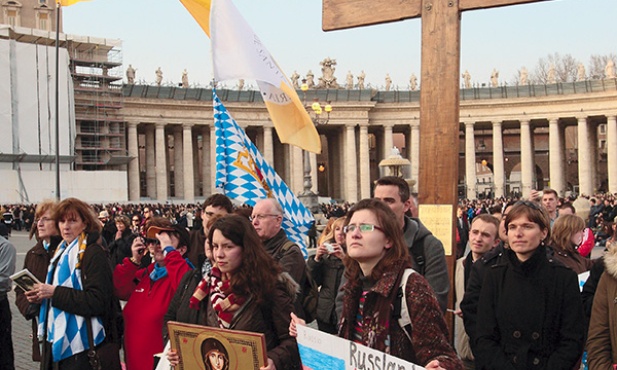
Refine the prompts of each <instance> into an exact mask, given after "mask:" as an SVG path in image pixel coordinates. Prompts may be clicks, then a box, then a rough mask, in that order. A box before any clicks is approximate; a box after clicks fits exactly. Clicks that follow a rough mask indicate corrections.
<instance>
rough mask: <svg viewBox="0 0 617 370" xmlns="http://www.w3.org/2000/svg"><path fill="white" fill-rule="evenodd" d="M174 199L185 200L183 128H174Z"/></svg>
mask: <svg viewBox="0 0 617 370" xmlns="http://www.w3.org/2000/svg"><path fill="white" fill-rule="evenodd" d="M173 132H174V185H175V186H174V187H175V193H174V197H176V198H178V199H184V174H183V172H184V171H183V169H184V168H183V165H182V156H183V152H184V149H183V148H184V145H183V139H182V126H177V127H174V131H173Z"/></svg>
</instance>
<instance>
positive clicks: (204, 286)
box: [189, 259, 220, 310]
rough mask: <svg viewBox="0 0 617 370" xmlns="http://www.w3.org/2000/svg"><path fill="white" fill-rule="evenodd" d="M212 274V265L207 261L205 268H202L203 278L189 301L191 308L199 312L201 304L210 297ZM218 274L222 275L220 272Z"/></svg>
mask: <svg viewBox="0 0 617 370" xmlns="http://www.w3.org/2000/svg"><path fill="white" fill-rule="evenodd" d="M217 270H218V269H217ZM211 273H212V264H211V263H210V261H209V260H208V259H206V261H205V262H204V264H203V266H202V267H201V274H202V276H203V278H202V279H201V281H200V282H199V284H198V285H197V288H196V289H195V291H194V292H193V296H192V297H191V299H190V301H189V307H191V308H192V309H194V310H199V304H200V303H201V301H203V300H204V298H206V297H207V296H208V293H209V288H208V284H209V283H210V281H209V280H210V274H211ZM218 273H219V275H220V271H219V272H218ZM219 277H220V276H219Z"/></svg>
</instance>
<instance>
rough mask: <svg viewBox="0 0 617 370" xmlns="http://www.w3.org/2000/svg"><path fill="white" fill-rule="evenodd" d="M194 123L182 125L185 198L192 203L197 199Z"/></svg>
mask: <svg viewBox="0 0 617 370" xmlns="http://www.w3.org/2000/svg"><path fill="white" fill-rule="evenodd" d="M192 127H193V124H191V123H185V124H183V125H182V164H183V166H182V170H183V171H182V172H183V175H184V176H183V177H184V181H183V184H184V189H183V190H184V200H185V201H186V202H189V203H192V202H194V201H195V182H194V180H195V178H194V174H193V132H192Z"/></svg>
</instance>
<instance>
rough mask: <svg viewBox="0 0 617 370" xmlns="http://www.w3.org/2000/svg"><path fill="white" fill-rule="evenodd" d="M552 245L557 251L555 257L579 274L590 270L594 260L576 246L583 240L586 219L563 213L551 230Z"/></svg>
mask: <svg viewBox="0 0 617 370" xmlns="http://www.w3.org/2000/svg"><path fill="white" fill-rule="evenodd" d="M551 234H552V235H551V242H550V246H551V247H553V250H554V251H555V254H554V258H555V259H556V260H558V261H560V262H561V263H563V264H564V265H565V266H566V267H569V268H570V269H571V270H574V272H576V273H577V274H580V273H583V272H585V271H588V270H589V269H591V267H593V262H592V261H591V260H589V259H587V258H585V257H583V256H581V255H580V254H579V253H578V251H577V250H576V247H578V246H579V245H580V244H581V242H582V241H583V236H584V235H585V221H584V220H583V219H582V218H580V217H579V216H577V215H561V216H559V217H558V218H557V220H556V221H555V224H554V225H553V229H552V231H551Z"/></svg>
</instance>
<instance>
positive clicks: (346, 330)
mask: <svg viewBox="0 0 617 370" xmlns="http://www.w3.org/2000/svg"><path fill="white" fill-rule="evenodd" d="M409 266H410V263H409V262H408V261H396V262H395V263H393V265H392V266H390V268H388V269H386V271H385V272H384V273H383V275H382V276H381V277H380V278H379V280H377V281H376V282H371V281H369V280H368V279H365V278H362V281H361V282H360V283H359V284H356V286H355V287H354V286H352V284H350V282H347V284H346V285H345V286H344V287H343V288H342V289H343V290H344V292H345V296H344V298H343V300H344V302H343V314H342V318H341V323H340V329H339V336H341V337H343V338H346V339H349V340H355V339H354V334H355V325H356V321H357V318H358V317H357V315H358V308H359V302H360V297H361V295H362V291H363V290H365V291H368V293H367V294H366V299H365V301H364V306H363V313H362V327H363V328H364V330H363V332H362V340H361V343H362V344H363V345H366V346H368V347H371V348H374V349H376V350H379V351H382V352H386V353H390V354H391V355H393V356H396V357H398V358H401V359H403V360H405V361H409V362H412V363H415V364H418V365H421V366H426V365H427V364H428V363H429V362H431V361H432V360H439V362H440V364H441V367H443V368H445V369H450V370H457V369H462V368H463V364H462V363H461V361H460V360H459V359H458V357H457V356H456V352H454V349H453V348H452V346H451V345H450V343H449V340H448V328H447V327H446V322H445V321H444V318H443V315H442V313H441V310H440V309H439V305H438V303H437V299H436V298H435V295H434V294H433V291H432V289H431V288H430V287H429V285H428V283H427V281H426V280H425V279H424V278H423V277H422V276H421V275H420V274H418V273H413V274H411V275H410V276H409V279H408V280H407V284H406V285H405V292H406V293H405V295H406V297H407V308H408V310H409V315H410V319H411V341H410V340H409V339H408V337H407V335H406V334H405V332H404V331H403V329H402V328H401V327H400V325H399V323H398V319H397V317H395V316H396V315H395V314H394V312H393V308H392V307H393V306H394V305H395V304H396V303H397V301H400V299H401V297H399V296H398V287H399V286H400V280H401V278H402V276H403V272H404V270H405V268H408V267H409Z"/></svg>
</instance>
